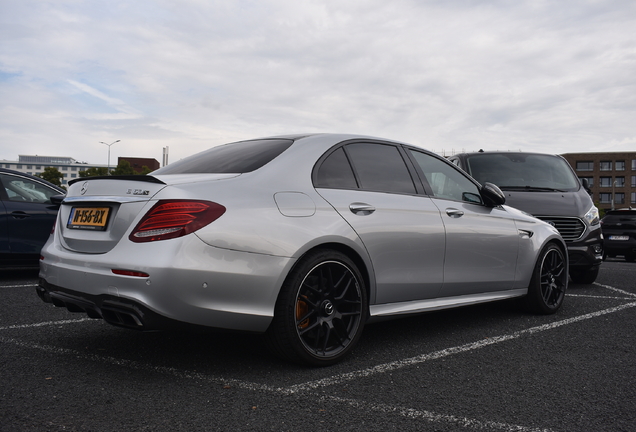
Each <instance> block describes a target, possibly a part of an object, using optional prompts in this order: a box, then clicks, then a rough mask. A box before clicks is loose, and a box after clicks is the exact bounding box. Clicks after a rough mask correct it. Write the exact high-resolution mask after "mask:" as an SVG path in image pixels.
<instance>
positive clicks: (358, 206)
mask: <svg viewBox="0 0 636 432" xmlns="http://www.w3.org/2000/svg"><path fill="white" fill-rule="evenodd" d="M349 210H351V213H354V214H357V215H362V216H366V215H368V214H371V213H373V212H374V211H375V207H373V206H372V205H370V204H366V203H360V202H355V203H351V204H349Z"/></svg>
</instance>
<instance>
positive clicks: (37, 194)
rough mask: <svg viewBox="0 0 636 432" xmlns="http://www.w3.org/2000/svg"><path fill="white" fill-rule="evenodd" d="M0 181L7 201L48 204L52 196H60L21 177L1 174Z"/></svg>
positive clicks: (53, 190)
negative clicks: (0, 180)
mask: <svg viewBox="0 0 636 432" xmlns="http://www.w3.org/2000/svg"><path fill="white" fill-rule="evenodd" d="M0 179H2V186H3V187H4V190H5V191H6V192H7V196H8V198H9V201H16V202H36V203H47V204H50V203H51V199H50V198H51V197H52V196H53V195H60V193H59V192H58V191H56V190H55V189H51V188H49V187H47V186H44V185H43V184H40V183H37V182H34V181H32V180H29V179H25V178H22V177H16V176H11V175H4V174H2V175H0Z"/></svg>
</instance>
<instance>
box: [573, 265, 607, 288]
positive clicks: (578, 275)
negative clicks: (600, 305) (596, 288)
mask: <svg viewBox="0 0 636 432" xmlns="http://www.w3.org/2000/svg"><path fill="white" fill-rule="evenodd" d="M599 268H600V266H598V265H595V266H592V267H587V268H584V269H581V270H570V277H571V278H572V282H574V283H579V284H591V283H594V281H595V280H596V278H597V276H598V270H599Z"/></svg>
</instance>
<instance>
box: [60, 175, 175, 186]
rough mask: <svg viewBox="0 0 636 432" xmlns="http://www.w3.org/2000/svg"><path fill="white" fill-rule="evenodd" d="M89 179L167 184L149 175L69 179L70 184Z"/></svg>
mask: <svg viewBox="0 0 636 432" xmlns="http://www.w3.org/2000/svg"><path fill="white" fill-rule="evenodd" d="M89 180H133V181H140V182H146V183H159V184H163V185H165V184H166V183H165V182H163V181H161V180H159V179H158V178H156V177H153V176H149V175H121V176H93V177H79V178H76V179H73V180H69V182H68V184H69V186H70V185H72V184H73V183H77V182H80V181H89Z"/></svg>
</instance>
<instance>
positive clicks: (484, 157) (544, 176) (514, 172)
mask: <svg viewBox="0 0 636 432" xmlns="http://www.w3.org/2000/svg"><path fill="white" fill-rule="evenodd" d="M467 168H468V172H469V174H470V175H472V176H473V177H474V178H475V179H476V180H477V181H478V182H480V183H481V184H484V183H485V182H490V183H494V184H496V185H497V186H499V188H500V189H503V190H523V191H530V192H551V191H558V192H566V191H575V190H578V189H579V182H578V180H577V178H576V176H575V175H574V173H573V172H572V169H571V168H570V166H569V165H568V163H567V162H566V161H565V160H564V159H562V158H560V157H558V156H554V155H549V154H532V153H483V154H475V155H470V156H468V157H467Z"/></svg>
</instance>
